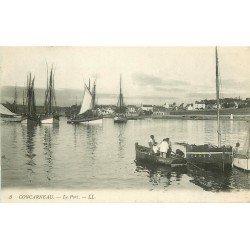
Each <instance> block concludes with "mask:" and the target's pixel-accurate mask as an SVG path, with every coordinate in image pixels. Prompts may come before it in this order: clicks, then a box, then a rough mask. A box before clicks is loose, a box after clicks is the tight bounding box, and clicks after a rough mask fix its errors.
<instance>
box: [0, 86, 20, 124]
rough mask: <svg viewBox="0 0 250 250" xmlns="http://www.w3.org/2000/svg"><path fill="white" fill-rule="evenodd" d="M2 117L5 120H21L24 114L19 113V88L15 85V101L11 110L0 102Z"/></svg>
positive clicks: (0, 114) (0, 115)
mask: <svg viewBox="0 0 250 250" xmlns="http://www.w3.org/2000/svg"><path fill="white" fill-rule="evenodd" d="M0 117H1V121H4V122H21V120H22V116H21V115H19V114H17V89H16V87H15V95H14V102H13V104H12V108H11V110H9V109H7V108H6V107H5V106H3V105H2V104H0Z"/></svg>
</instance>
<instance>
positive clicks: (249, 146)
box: [233, 123, 250, 171]
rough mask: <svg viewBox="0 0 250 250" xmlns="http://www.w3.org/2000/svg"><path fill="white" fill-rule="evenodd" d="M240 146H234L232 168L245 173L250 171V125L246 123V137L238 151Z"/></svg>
mask: <svg viewBox="0 0 250 250" xmlns="http://www.w3.org/2000/svg"><path fill="white" fill-rule="evenodd" d="M239 146H240V144H238V143H237V144H236V150H235V152H234V155H233V166H235V167H236V168H240V169H243V170H246V171H250V123H248V132H247V137H246V140H245V143H244V146H243V148H242V149H241V150H238V147H239Z"/></svg>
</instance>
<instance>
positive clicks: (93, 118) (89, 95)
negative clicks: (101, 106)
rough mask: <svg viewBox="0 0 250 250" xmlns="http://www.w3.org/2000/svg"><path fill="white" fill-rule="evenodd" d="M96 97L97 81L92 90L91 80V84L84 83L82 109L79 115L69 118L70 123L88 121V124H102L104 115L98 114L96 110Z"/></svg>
mask: <svg viewBox="0 0 250 250" xmlns="http://www.w3.org/2000/svg"><path fill="white" fill-rule="evenodd" d="M95 98H96V83H95V82H94V86H93V89H92V92H91V90H90V80H89V86H87V85H86V84H85V85H84V92H83V100H82V105H81V109H80V112H79V114H78V115H76V116H75V117H73V118H71V119H70V120H68V121H67V122H68V123H74V124H78V123H87V124H101V123H102V121H103V117H102V116H100V115H99V114H98V111H97V110H95Z"/></svg>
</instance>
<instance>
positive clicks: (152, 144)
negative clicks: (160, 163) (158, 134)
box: [148, 135, 158, 153]
mask: <svg viewBox="0 0 250 250" xmlns="http://www.w3.org/2000/svg"><path fill="white" fill-rule="evenodd" d="M148 145H149V147H150V149H151V152H152V153H157V151H158V147H157V142H156V141H155V137H154V135H150V139H149V141H148Z"/></svg>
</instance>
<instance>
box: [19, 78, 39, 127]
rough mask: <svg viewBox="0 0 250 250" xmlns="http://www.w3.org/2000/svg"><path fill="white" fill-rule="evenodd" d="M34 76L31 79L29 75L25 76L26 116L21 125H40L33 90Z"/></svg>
mask: <svg viewBox="0 0 250 250" xmlns="http://www.w3.org/2000/svg"><path fill="white" fill-rule="evenodd" d="M34 83H35V76H34V77H33V78H32V77H31V73H30V74H29V75H28V76H27V90H26V94H27V96H26V114H25V115H24V117H23V118H22V121H21V123H22V124H28V125H36V124H39V123H40V119H39V117H38V116H37V114H36V101H35V90H34Z"/></svg>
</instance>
